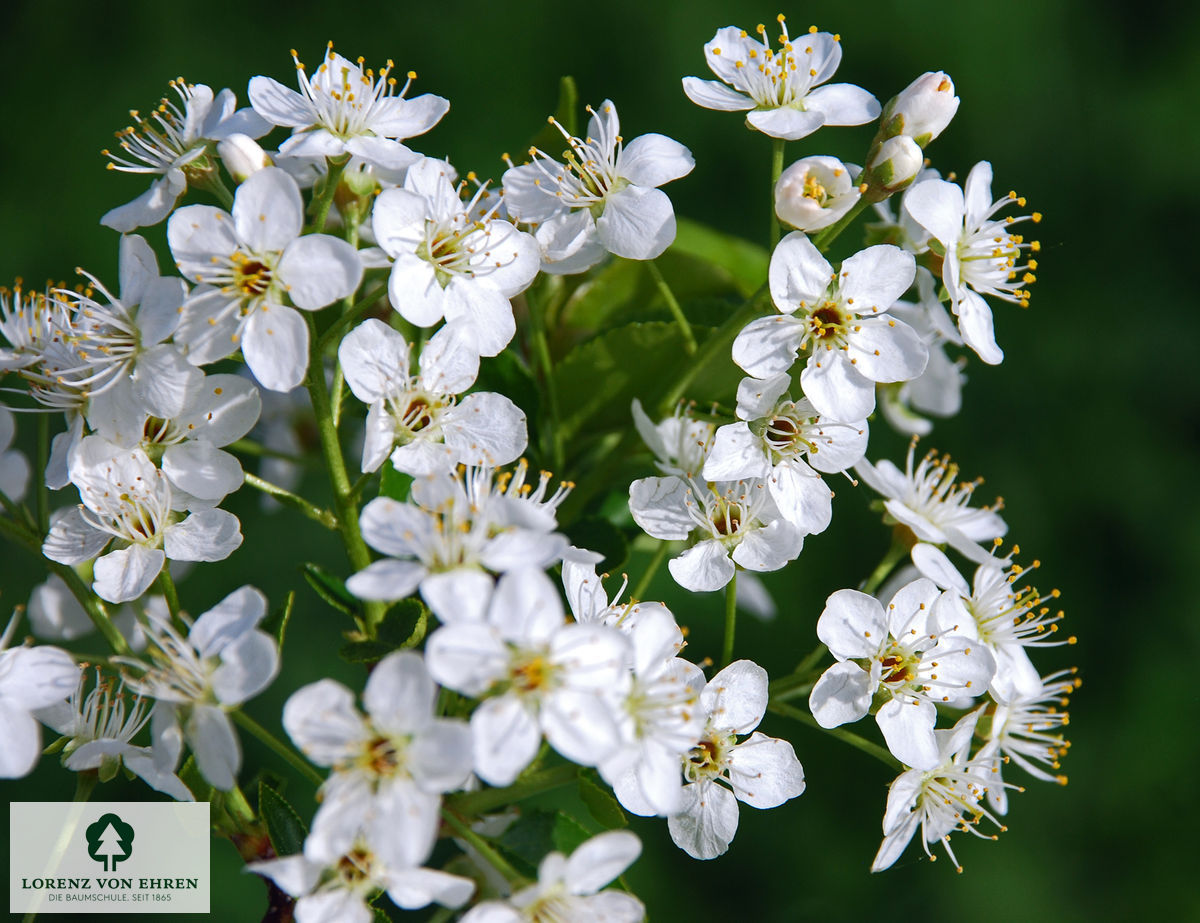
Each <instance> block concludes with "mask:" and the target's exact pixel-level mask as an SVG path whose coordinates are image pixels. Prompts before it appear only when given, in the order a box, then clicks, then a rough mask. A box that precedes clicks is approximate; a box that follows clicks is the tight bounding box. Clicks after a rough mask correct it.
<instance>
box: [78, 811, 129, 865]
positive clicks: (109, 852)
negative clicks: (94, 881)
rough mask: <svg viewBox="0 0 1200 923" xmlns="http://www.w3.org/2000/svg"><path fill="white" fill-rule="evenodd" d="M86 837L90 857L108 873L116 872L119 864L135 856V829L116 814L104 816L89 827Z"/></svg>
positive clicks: (85, 833) (85, 832)
mask: <svg viewBox="0 0 1200 923" xmlns="http://www.w3.org/2000/svg"><path fill="white" fill-rule="evenodd" d="M84 837H85V838H86V839H87V852H88V855H89V856H91V857H92V858H93V859H95V860H96V861H97V862H99V863H100V864H101V865H103V866H104V871H106V872H115V871H116V870H117V863H118V862H124V861H125V860H126V859H128V858H129V857H130V856H131V855H133V827H131V826H130V825H129V824H127V823H125V821H123V820H121V818H120V817H118V816H117V815H116V814H102V815H101V816H100V819H99V820H97V821H96V822H95V823H94V824H89V825H88V827H87V829H86V830H85V831H84Z"/></svg>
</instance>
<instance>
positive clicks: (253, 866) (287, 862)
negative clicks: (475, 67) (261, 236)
mask: <svg viewBox="0 0 1200 923" xmlns="http://www.w3.org/2000/svg"><path fill="white" fill-rule="evenodd" d="M255 79H256V80H265V79H267V78H265V77H261V78H260V77H256V78H255ZM246 868H247V870H249V871H251V872H255V873H257V874H259V875H265V876H266V877H267V878H270V879H271V880H272V881H273V882H275V884H277V885H278V886H279V888H280V890H282V891H283V892H284V893H286V894H289V895H291V896H292V897H300V896H301V895H303V894H307V893H308V892H309V891H311V890H312V889H313V888H314V887H316V884H317V882H318V881H319V880H320V878H321V872H322V871H324V869H323V868H322V866H320V865H319V864H317V863H316V862H310V861H309V860H308V859H305V858H304V856H302V855H296V856H283V857H281V858H279V859H267V860H265V861H260V862H248V863H246Z"/></svg>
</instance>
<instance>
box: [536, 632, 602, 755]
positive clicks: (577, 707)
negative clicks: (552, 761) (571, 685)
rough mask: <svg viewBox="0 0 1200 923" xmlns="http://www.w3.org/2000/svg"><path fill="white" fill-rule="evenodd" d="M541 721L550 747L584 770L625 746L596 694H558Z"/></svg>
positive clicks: (546, 706) (550, 699) (543, 711)
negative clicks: (621, 745)
mask: <svg viewBox="0 0 1200 923" xmlns="http://www.w3.org/2000/svg"><path fill="white" fill-rule="evenodd" d="M575 627H579V628H584V627H588V626H583V625H580V626H575ZM540 719H541V725H542V730H543V731H544V732H545V734H546V740H548V741H549V742H550V746H552V747H553V748H554V749H555V750H557V751H558V752H559V753H561V754H562V755H563V756H565V757H566V758H567V759H569V760H571V762H573V763H578V764H579V765H581V766H595V765H596V764H597V763H599V762H600V761H601V760H603V759H605V758H606V757H608V756H609V755H610V754H612V753H613V752H614V751H615V750H616V749H617V747H618V746H619V745H620V742H621V732H620V731H619V730H618V728H617V722H616V716H615V715H614V714H613V712H612V709H611V708H610V706H609V705H608V703H607V702H606V701H605V700H604V699H602V698H601V697H600V696H599V695H597V694H596V692H594V691H592V690H588V691H586V692H576V691H573V690H566V689H560V690H558V691H556V692H554V693H553V694H552V695H550V696H549V697H548V698H547V699H546V701H544V702H543V703H542V709H541V715H540Z"/></svg>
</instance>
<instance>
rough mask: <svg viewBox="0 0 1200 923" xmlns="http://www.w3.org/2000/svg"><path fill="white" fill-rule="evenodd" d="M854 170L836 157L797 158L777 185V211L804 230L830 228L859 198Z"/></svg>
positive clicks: (784, 220)
mask: <svg viewBox="0 0 1200 923" xmlns="http://www.w3.org/2000/svg"><path fill="white" fill-rule="evenodd" d="M854 169H856V170H857V167H856V168H854ZM850 170H851V168H850V167H849V166H847V165H846V164H844V163H842V162H841V161H840V160H838V159H837V158H836V157H824V156H816V157H805V158H804V159H803V160H797V161H796V162H795V163H794V164H792V165H791V166H790V167H788V168H787V169H786V170H784V171H783V173H781V174H780V176H779V182H777V183H776V184H775V214H776V215H778V216H779V220H780V221H782V222H784V223H785V224H788V225H791V226H792V227H794V228H798V229H800V230H801V231H819V230H820V229H821V228H826V227H829V226H830V225H831V224H833V223H834V222H835V221H837V220H838V219H839V218H841V217H842V216H843V215H845V214H846V212H848V211H850V209H851V208H852V207H853V206H854V203H855V202H857V201H858V198H859V191H858V186H857V185H855V183H854V181H853V178H852V177H851V175H850Z"/></svg>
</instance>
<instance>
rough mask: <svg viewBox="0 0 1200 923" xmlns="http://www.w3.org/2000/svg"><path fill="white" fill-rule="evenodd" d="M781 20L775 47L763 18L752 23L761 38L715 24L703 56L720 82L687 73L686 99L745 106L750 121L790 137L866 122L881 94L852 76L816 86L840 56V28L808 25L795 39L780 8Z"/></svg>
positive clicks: (712, 106) (720, 106) (741, 109)
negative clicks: (849, 80)
mask: <svg viewBox="0 0 1200 923" xmlns="http://www.w3.org/2000/svg"><path fill="white" fill-rule="evenodd" d="M778 21H779V26H780V30H781V32H782V34H781V35H780V36H779V48H778V49H773V48H772V47H771V44H770V42H769V41H768V39H767V29H766V26H763V25H762V24H759V26H758V27H757V29H756V31H757V32H758V34H759V36H761V38H759V39H752V38H750V36H749V35H747V33H746V31H745V30H744V29H739V28H738V27H737V26H726V27H725V28H723V29H718V30H717V34H716V35H714V36H713V37H712V40H711V41H709V42H706V43H705V45H704V60H705V63H706V64H708V67H709V69H710V70H711V71H712V72H713V73H714V74H716V75H717V77H718V78H719V79H720V82H718V81H716V80H701V79H700V78H699V77H684V78H683V92H684V93H686V94H687V97H688V99H690V100H691V101H692V102H694V103H695V104H696V105H697V106H703V107H704V108H705V109H719V110H723V111H729V112H744V111H747V110H749V111H748V113H747V115H746V124H747V125H748V126H749V127H751V128H755V129H757V130H758V131H761V132H762V133H763V134H765V135H769V136H770V137H772V138H784V139H787V140H789V141H795V140H797V139H799V138H803V137H806V136H807V135H810V134H812V133H813V132H814V131H816V130H817V129H818V128H820V127H821V126H822V125H863V124H865V123H867V122H870V121H871V120H872V119H874V118H876V117H877V116H878V115H879V111H880V109H879V102H878V100H876V99H875V97H874V96H872V95H871V94H870V93H868V92H867V91H866V90H864V89H861V88H860V87H856V86H854V85H853V84H850V83H833V84H829V85H828V86H821V84H823V83H826V82H827V81H828V80H829V78H831V77H832V76H833V74H834V72H835V71H836V70H837V67H838V64H840V63H841V60H842V46H841V37H840V36H838V35H830V34H829V33H828V32H818V31H817V27H816V26H812V27H811V28H810V29H809V31H808V34H806V35H801V36H797V37H796V38H795V39H793V38H791V36H789V35H788V30H787V22H786V21H785V19H784V17H783V14H782V13H781V14H780V15H779V17H778ZM726 84H728V86H726Z"/></svg>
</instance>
